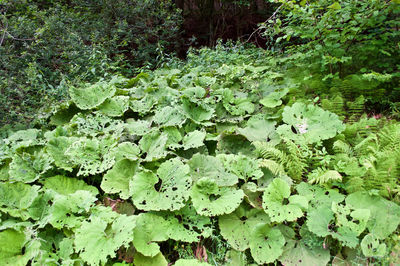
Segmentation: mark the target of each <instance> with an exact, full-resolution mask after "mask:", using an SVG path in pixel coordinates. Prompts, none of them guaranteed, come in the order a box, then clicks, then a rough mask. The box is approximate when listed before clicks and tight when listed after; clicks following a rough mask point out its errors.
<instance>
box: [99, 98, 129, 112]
mask: <svg viewBox="0 0 400 266" xmlns="http://www.w3.org/2000/svg"><path fill="white" fill-rule="evenodd" d="M128 108H129V97H128V96H114V97H112V98H109V99H106V100H105V101H104V102H103V103H102V104H101V105H100V106H99V107H98V109H99V111H100V112H101V113H103V114H105V115H107V116H111V117H118V116H122V115H123V114H124V113H125V112H126V110H128Z"/></svg>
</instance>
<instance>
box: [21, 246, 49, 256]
mask: <svg viewBox="0 0 400 266" xmlns="http://www.w3.org/2000/svg"><path fill="white" fill-rule="evenodd" d="M53 245H54V244H53ZM21 254H22V255H24V254H25V247H22V250H21Z"/></svg>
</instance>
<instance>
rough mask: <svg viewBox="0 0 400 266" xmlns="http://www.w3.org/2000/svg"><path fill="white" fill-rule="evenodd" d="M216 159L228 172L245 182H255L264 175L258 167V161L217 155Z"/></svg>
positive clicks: (244, 156)
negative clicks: (253, 180)
mask: <svg viewBox="0 0 400 266" xmlns="http://www.w3.org/2000/svg"><path fill="white" fill-rule="evenodd" d="M217 158H218V159H219V160H220V161H221V162H222V163H223V164H224V167H225V169H227V170H228V172H230V173H232V174H234V175H236V176H238V177H239V178H240V179H243V180H245V181H248V180H250V179H256V180H257V179H259V178H261V177H262V176H263V175H264V173H263V171H262V170H261V169H260V167H259V162H260V161H259V160H256V159H254V158H250V157H248V156H246V155H235V154H218V155H217Z"/></svg>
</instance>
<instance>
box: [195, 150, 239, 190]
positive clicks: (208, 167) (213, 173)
mask: <svg viewBox="0 0 400 266" xmlns="http://www.w3.org/2000/svg"><path fill="white" fill-rule="evenodd" d="M188 164H189V166H190V170H191V172H190V173H191V176H192V179H193V181H195V182H196V181H197V180H199V179H201V178H203V177H207V178H209V179H211V180H213V181H214V182H215V183H216V184H217V185H218V186H233V185H235V184H236V183H237V182H238V177H237V176H236V175H234V174H230V173H228V172H227V171H226V170H225V168H224V165H223V163H222V162H221V160H219V159H218V158H217V157H214V156H209V155H203V154H199V153H198V154H195V155H193V157H192V158H191V159H190V161H189V162H188Z"/></svg>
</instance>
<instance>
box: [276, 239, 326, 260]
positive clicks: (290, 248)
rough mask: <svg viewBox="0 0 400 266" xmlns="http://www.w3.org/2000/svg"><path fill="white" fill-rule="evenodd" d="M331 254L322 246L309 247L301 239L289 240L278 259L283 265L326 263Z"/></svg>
mask: <svg viewBox="0 0 400 266" xmlns="http://www.w3.org/2000/svg"><path fill="white" fill-rule="evenodd" d="M330 259H331V255H330V254H329V250H328V249H324V248H323V247H313V248H309V247H308V246H307V245H305V244H304V243H303V242H301V241H290V242H289V243H288V245H286V247H285V252H284V253H283V254H282V256H281V257H280V258H279V261H280V262H281V263H282V264H283V265H285V266H309V265H318V266H319V265H321V266H323V265H327V264H328V262H329V260H330Z"/></svg>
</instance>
